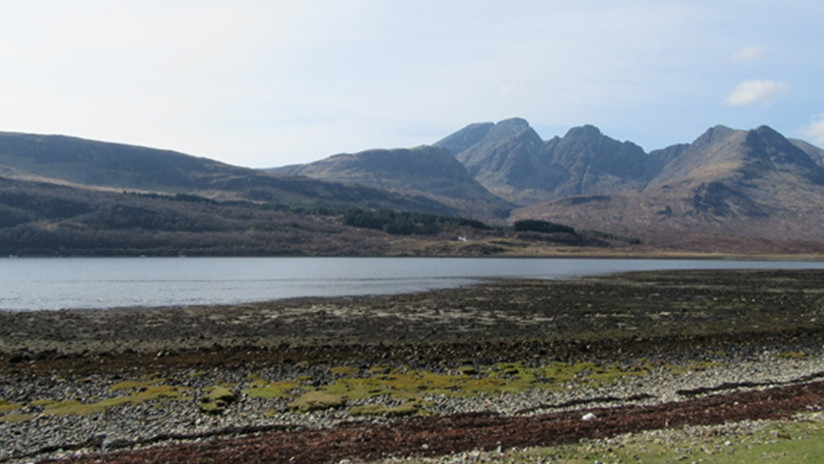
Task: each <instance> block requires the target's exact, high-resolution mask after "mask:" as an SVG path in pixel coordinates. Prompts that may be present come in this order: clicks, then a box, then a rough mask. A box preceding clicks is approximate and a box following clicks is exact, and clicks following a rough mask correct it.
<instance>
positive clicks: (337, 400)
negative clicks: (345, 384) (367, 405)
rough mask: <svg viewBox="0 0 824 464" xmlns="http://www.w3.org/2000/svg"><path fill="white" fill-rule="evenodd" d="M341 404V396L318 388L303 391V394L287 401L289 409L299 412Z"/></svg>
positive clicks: (330, 407) (318, 409)
mask: <svg viewBox="0 0 824 464" xmlns="http://www.w3.org/2000/svg"><path fill="white" fill-rule="evenodd" d="M343 405H344V399H343V397H341V396H339V395H334V394H331V393H327V392H323V391H319V390H314V391H310V392H307V393H304V394H303V395H301V396H300V397H298V398H297V399H295V400H294V401H292V402H291V403H289V406H288V407H289V409H292V410H296V411H300V412H311V411H322V410H325V409H332V408H339V407H342V406H343Z"/></svg>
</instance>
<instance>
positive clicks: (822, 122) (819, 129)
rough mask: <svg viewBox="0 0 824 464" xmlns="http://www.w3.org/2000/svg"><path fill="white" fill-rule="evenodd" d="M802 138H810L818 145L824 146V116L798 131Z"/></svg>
mask: <svg viewBox="0 0 824 464" xmlns="http://www.w3.org/2000/svg"><path fill="white" fill-rule="evenodd" d="M798 133H799V134H801V136H802V137H805V138H808V139H810V140H812V141H813V142H815V143H816V144H818V145H824V114H820V115H818V119H817V120H816V121H813V122H811V123H809V124H807V125H806V126H804V127H802V128H801V130H799V131H798Z"/></svg>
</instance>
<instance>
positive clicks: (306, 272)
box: [0, 258, 824, 311]
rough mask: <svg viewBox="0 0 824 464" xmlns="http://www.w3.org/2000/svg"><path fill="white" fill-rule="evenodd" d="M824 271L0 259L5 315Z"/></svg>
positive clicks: (391, 261)
mask: <svg viewBox="0 0 824 464" xmlns="http://www.w3.org/2000/svg"><path fill="white" fill-rule="evenodd" d="M722 268H730V269H732V268H737V269H742V268H743V269H749V268H772V269H775V268H785V269H799V268H800V269H810V268H814V269H824V263H810V262H760V261H701V260H643V259H493V258H489V259H483V258H16V259H12V258H9V259H0V309H3V310H13V311H27V310H37V309H47V310H58V309H66V308H117V307H128V306H167V305H190V304H218V303H241V302H253V301H266V300H275V299H281V298H291V297H303V296H343V295H367V294H388V293H402V292H412V291H420V290H432V289H439V288H450V287H459V286H464V285H470V284H474V283H478V282H481V281H483V280H485V279H498V278H504V279H520V278H529V279H561V278H569V277H575V276H581V275H596V274H608V273H615V272H622V271H639V270H665V269H722Z"/></svg>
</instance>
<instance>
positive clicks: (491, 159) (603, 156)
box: [276, 118, 824, 252]
mask: <svg viewBox="0 0 824 464" xmlns="http://www.w3.org/2000/svg"><path fill="white" fill-rule="evenodd" d="M437 148H441V149H445V150H447V151H449V152H450V153H451V154H452V155H453V156H454V159H455V160H457V161H459V162H460V163H461V164H462V165H463V167H464V168H465V170H466V172H467V173H468V174H469V176H470V178H471V179H473V180H475V181H477V183H478V184H480V185H481V186H482V187H484V188H485V189H486V190H487V191H488V192H490V193H492V194H494V195H495V196H497V197H498V198H500V199H502V200H504V201H505V202H507V203H508V204H510V205H512V207H511V209H510V210H509V216H508V218H507V220H508V221H510V222H512V221H515V220H518V219H544V220H547V221H552V222H557V223H563V224H571V225H573V226H574V227H578V228H585V229H599V230H605V231H610V232H613V233H616V234H626V235H633V236H638V237H642V238H643V239H644V240H646V241H647V242H649V243H654V244H655V245H657V246H661V247H675V248H678V249H694V250H715V251H740V252H747V251H748V250H749V249H752V248H759V249H767V248H769V249H771V250H774V251H776V250H777V251H782V252H793V251H797V250H813V249H818V248H819V247H820V245H821V244H823V243H824V227H822V226H824V220H822V212H824V150H822V149H820V148H818V147H816V146H813V145H811V144H809V143H806V142H803V141H800V140H792V139H787V138H786V137H784V136H783V135H781V134H780V133H778V132H777V131H775V130H773V129H771V128H769V127H767V126H761V127H758V128H756V129H752V130H733V129H730V128H727V127H724V126H715V127H712V128H710V129H708V130H707V131H706V132H705V133H704V134H702V135H700V136H699V137H698V138H697V139H695V140H694V141H693V142H692V143H686V144H677V145H672V146H669V147H666V148H664V149H659V150H654V151H651V152H649V153H647V152H645V151H644V150H643V149H642V148H641V147H640V146H638V145H636V144H634V143H632V142H629V141H624V142H621V141H618V140H615V139H612V138H610V137H608V136H606V135H604V134H602V133H601V131H600V130H599V129H598V128H596V127H594V126H591V125H584V126H581V127H575V128H572V129H570V130H569V131H568V132H567V133H566V134H565V135H564V136H563V137H559V136H556V137H553V138H552V139H550V140H546V141H544V140H542V139H541V138H540V136H539V135H538V134H537V133H536V132H535V130H534V129H533V128H532V127H531V126H530V125H529V123H528V122H527V121H525V120H523V119H520V118H513V119H508V120H504V121H500V122H498V123H489V122H487V123H476V124H470V125H468V126H466V127H465V128H463V129H461V130H459V131H457V132H455V133H453V134H451V135H449V136H447V137H444V138H443V139H441V140H439V141H437V142H435V143H433V145H432V146H426V147H418V148H416V149H415V151H414V152H417V153H423V152H431V151H434V150H435V149H437ZM374 153H375V152H374V151H370V152H363V153H358V154H353V155H337V156H333V157H331V158H328V159H326V160H321V161H317V162H315V163H309V164H306V165H301V166H290V167H287V168H282V169H279V170H276V171H280V172H289V173H293V174H300V175H306V176H310V177H313V178H318V179H325V180H345V181H352V182H358V183H361V184H364V185H371V186H380V187H382V188H388V189H390V190H396V191H405V192H409V191H415V192H418V193H423V194H426V193H427V192H428V193H429V194H430V196H431V197H433V198H437V197H438V196H443V195H451V196H452V198H462V199H467V200H468V199H470V198H471V199H476V200H478V199H481V198H483V199H484V200H485V201H488V200H487V199H488V198H489V197H488V196H486V195H484V196H481V195H478V194H476V193H475V192H477V191H478V189H477V186H475V187H473V189H472V190H470V189H465V190H463V191H462V193H463V196H462V195H460V194H456V193H455V192H446V191H444V190H443V189H441V188H440V187H438V185H441V184H448V182H446V180H447V179H444V178H443V177H442V176H443V175H444V173H446V172H453V171H456V170H454V169H452V168H450V169H446V168H445V167H443V166H445V164H444V165H442V167H435V166H430V169H429V170H428V172H429V174H428V176H427V178H428V181H427V182H428V187H427V188H421V181H420V176H424V175H426V171H418V172H416V176H417V177H418V180H417V181H415V183H411V182H405V181H403V176H404V175H405V173H406V172H408V171H407V168H406V167H405V166H406V163H405V161H401V160H400V159H398V162H397V163H396V164H393V163H390V162H388V161H387V159H388V158H391V157H392V156H393V153H398V154H400V152H398V151H394V152H393V151H383V152H381V153H382V155H383V156H384V159H383V160H382V161H381V163H380V167H378V165H377V164H372V163H371V162H370V160H371V159H372V158H373V155H374ZM411 153H412V152H409V151H406V152H403V157H406V156H408V155H410V154H411ZM443 161H444V163H452V159H451V158H450V159H448V157H446V156H443ZM387 166H390V167H394V168H395V170H394V171H393V169H389V168H387ZM456 172H457V171H456ZM441 181H444V182H441ZM460 183H461V184H462V185H470V182H469V180H467V179H466V177H461V180H460ZM463 211H464V212H466V209H464V210H463ZM474 216H476V217H480V216H481V215H480V214H478V213H475V214H474ZM487 217H488V216H487Z"/></svg>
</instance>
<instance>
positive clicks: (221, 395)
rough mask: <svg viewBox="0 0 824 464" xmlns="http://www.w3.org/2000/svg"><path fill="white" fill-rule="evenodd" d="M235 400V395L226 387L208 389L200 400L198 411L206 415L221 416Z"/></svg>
mask: <svg viewBox="0 0 824 464" xmlns="http://www.w3.org/2000/svg"><path fill="white" fill-rule="evenodd" d="M237 399H238V398H237V395H235V393H234V392H233V391H232V390H230V389H229V388H228V387H226V386H222V385H217V386H214V387H210V388H208V389H206V394H205V395H203V397H201V398H200V411H201V412H204V413H206V414H223V413H224V412H226V408H227V407H229V405H230V404H231V403H234V402H235V401H237Z"/></svg>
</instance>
